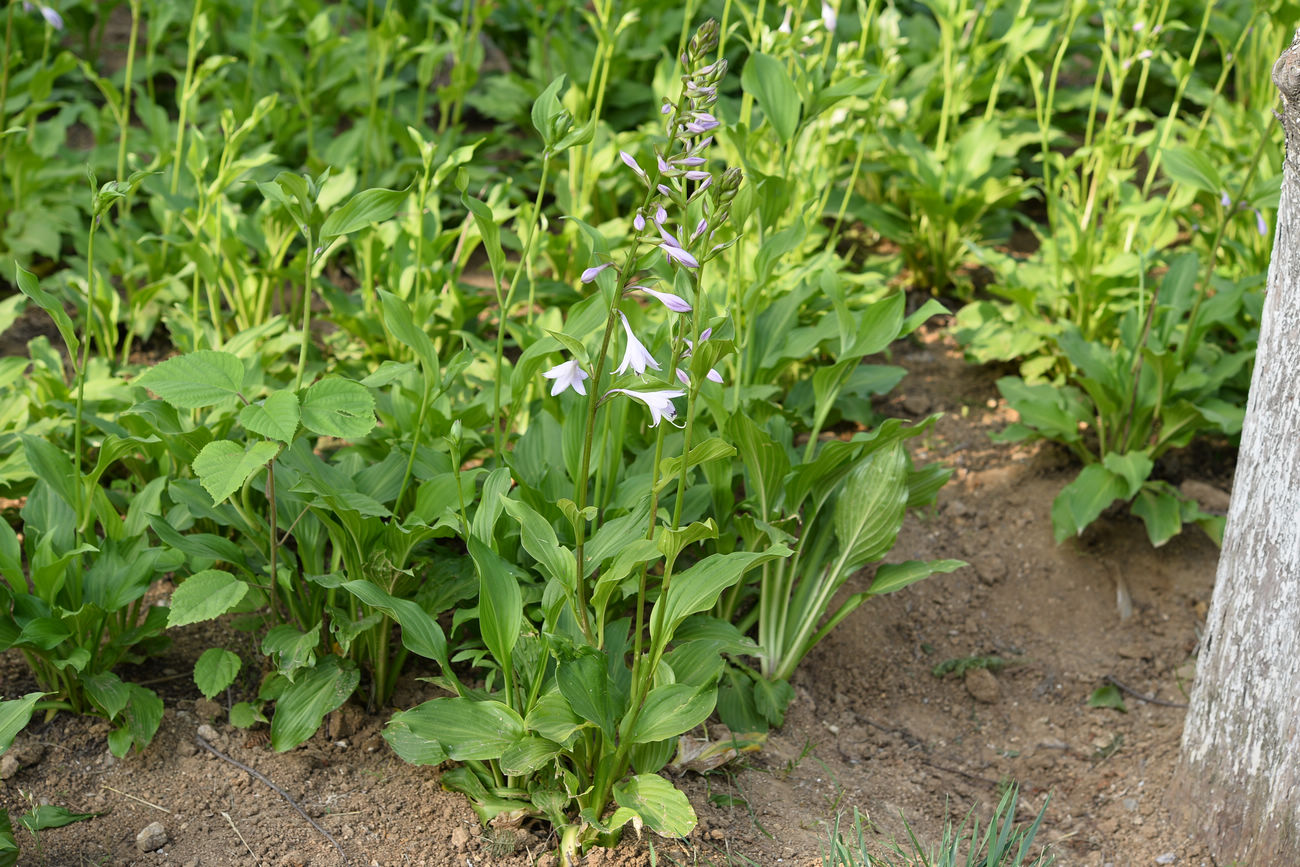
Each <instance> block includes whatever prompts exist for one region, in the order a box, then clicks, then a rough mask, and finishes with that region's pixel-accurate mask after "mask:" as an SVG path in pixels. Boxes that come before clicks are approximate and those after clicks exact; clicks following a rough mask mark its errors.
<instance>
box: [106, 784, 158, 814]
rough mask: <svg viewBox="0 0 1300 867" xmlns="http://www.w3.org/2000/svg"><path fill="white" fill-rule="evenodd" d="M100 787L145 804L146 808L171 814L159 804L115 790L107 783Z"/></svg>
mask: <svg viewBox="0 0 1300 867" xmlns="http://www.w3.org/2000/svg"><path fill="white" fill-rule="evenodd" d="M99 785H100V787H101V788H104V789H108V790H109V791H110V792H117V793H118V794H119V795H121V796H122V797H124V798H130V799H131V800H132V801H139V802H140V803H141V804H144V805H145V806H146V807H153V808H154V809H155V810H162V811H163V812H164V813H169V814H170V813H171V810H169V809H167V808H166V807H160V806H158V805H157V804H151V803H150V802H148V801H146V800H145V799H144V798H137V797H136V796H135V795H132V794H131V793H130V792H123V791H122V790H121V789H115V788H113V787H112V786H110V785H108V784H106V783H100V784H99Z"/></svg>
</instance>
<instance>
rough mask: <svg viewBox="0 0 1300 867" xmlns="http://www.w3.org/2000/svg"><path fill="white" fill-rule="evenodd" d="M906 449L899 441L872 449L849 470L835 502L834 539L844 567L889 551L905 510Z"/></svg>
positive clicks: (864, 561)
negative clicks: (872, 450)
mask: <svg viewBox="0 0 1300 867" xmlns="http://www.w3.org/2000/svg"><path fill="white" fill-rule="evenodd" d="M907 498H908V487H907V451H906V449H904V447H903V444H902V443H901V442H899V441H895V442H893V443H891V444H890V445H889V446H887V447H885V448H883V449H879V450H877V451H875V452H872V453H871V454H870V455H869V456H868V457H867V458H866V459H864V460H863V461H861V462H859V463H858V464H857V466H855V467H854V468H853V470H852V471H851V472H850V473H849V477H848V479H847V480H846V481H845V483H844V490H843V492H842V493H841V494H840V497H839V500H838V501H837V502H836V504H835V538H836V540H837V541H838V542H839V545H840V552H841V555H840V556H841V557H842V559H843V562H844V564H845V567H844V568H845V570H851V569H855V568H857V567H858V566H863V565H865V564H867V563H873V562H875V561H876V560H879V559H880V558H881V557H884V556H885V555H886V554H888V553H889V549H890V548H892V547H894V540H895V539H897V538H898V531H899V530H900V529H901V528H902V526H903V515H904V513H905V512H906V510H907Z"/></svg>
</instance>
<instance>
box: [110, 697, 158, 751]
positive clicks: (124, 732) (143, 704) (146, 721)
mask: <svg viewBox="0 0 1300 867" xmlns="http://www.w3.org/2000/svg"><path fill="white" fill-rule="evenodd" d="M126 688H127V690H128V691H129V692H130V699H129V700H128V701H127V703H126V708H125V709H124V710H123V711H122V717H121V725H120V727H119V728H117V729H116V730H115V731H112V732H110V733H109V736H108V749H109V751H110V752H111V753H112V754H113V755H115V756H117V757H118V758H119V759H120V758H122V757H123V756H125V755H126V752H127V750H129V749H130V748H131V745H132V744H134V745H135V747H136V748H137V749H138V750H143V749H144V748H145V747H147V746H149V743H150V741H152V740H153V736H154V734H155V733H157V731H158V725H159V724H160V723H161V722H162V716H163V702H162V699H161V698H159V697H158V693H156V692H154V691H153V690H151V689H145V688H144V687H143V686H140V685H138V684H134V683H128V684H127V685H126Z"/></svg>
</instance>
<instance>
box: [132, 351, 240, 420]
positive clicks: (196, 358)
mask: <svg viewBox="0 0 1300 867" xmlns="http://www.w3.org/2000/svg"><path fill="white" fill-rule="evenodd" d="M135 384H136V385H142V386H144V387H145V388H147V389H149V390H150V391H152V392H153V393H154V394H156V395H158V396H159V397H161V398H162V399H163V400H165V401H167V403H169V404H171V405H172V406H174V407H176V408H177V409H200V408H202V407H205V406H212V405H213V404H217V403H221V402H223V401H227V400H230V399H232V398H235V397H237V396H238V395H239V390H240V389H241V388H243V384H244V363H243V362H242V361H240V360H239V358H238V357H237V356H234V355H231V354H230V353H229V352H219V351H217V350H215V349H200V350H199V351H198V352H191V353H189V354H188V355H178V356H176V357H175V358H169V359H167V360H166V361H164V362H162V363H161V364H157V365H155V366H153V367H151V368H149V369H148V370H146V371H145V372H144V373H142V374H141V375H140V377H139V378H138V379H136V380H135Z"/></svg>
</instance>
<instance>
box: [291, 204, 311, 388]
mask: <svg viewBox="0 0 1300 867" xmlns="http://www.w3.org/2000/svg"><path fill="white" fill-rule="evenodd" d="M306 235H307V249H306V250H304V251H303V259H304V260H305V262H306V263H307V265H306V268H305V273H304V274H303V283H302V345H301V346H300V347H299V348H298V373H297V375H296V376H295V377H294V380H293V390H294V391H298V390H299V389H300V388H302V375H303V371H304V370H306V368H307V346H308V344H310V343H311V284H312V279H311V269H312V264H313V262H314V260H315V258H316V255H315V250H316V246H315V245H316V239H315V238H313V237H312V231H311V229H310V228H308V229H307V230H306Z"/></svg>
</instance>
